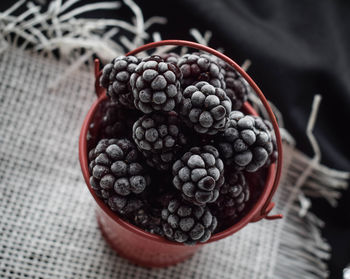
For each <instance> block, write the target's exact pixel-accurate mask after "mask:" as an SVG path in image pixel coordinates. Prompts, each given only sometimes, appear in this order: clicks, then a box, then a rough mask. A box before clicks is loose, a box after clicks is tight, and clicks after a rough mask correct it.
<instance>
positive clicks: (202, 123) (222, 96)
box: [180, 81, 231, 135]
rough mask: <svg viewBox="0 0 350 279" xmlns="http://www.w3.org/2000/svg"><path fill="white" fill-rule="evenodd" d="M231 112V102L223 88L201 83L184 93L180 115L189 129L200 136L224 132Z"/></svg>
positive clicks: (188, 88)
mask: <svg viewBox="0 0 350 279" xmlns="http://www.w3.org/2000/svg"><path fill="white" fill-rule="evenodd" d="M230 112H231V100H230V99H229V98H228V97H227V95H226V93H225V91H224V90H223V89H221V88H216V87H214V86H212V85H210V84H209V83H207V82H205V81H201V82H198V83H197V84H196V85H190V86H188V87H186V89H185V90H184V91H183V98H182V101H181V105H180V115H181V116H182V118H183V120H184V122H185V123H186V125H187V126H188V127H190V128H192V127H193V129H194V130H195V131H196V132H198V133H200V134H207V135H214V134H216V133H218V132H219V131H224V130H225V127H226V123H227V119H228V116H229V114H230Z"/></svg>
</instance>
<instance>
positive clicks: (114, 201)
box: [107, 193, 144, 216]
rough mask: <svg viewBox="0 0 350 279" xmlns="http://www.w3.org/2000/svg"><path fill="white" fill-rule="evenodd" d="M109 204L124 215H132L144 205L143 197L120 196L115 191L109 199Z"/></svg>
mask: <svg viewBox="0 0 350 279" xmlns="http://www.w3.org/2000/svg"><path fill="white" fill-rule="evenodd" d="M107 205H108V206H109V207H110V209H112V210H113V211H115V212H117V213H119V214H120V215H122V216H130V215H131V214H133V213H135V212H137V211H138V210H140V209H141V208H142V207H143V206H144V201H143V200H142V198H140V197H138V196H134V195H128V196H120V195H117V194H115V193H113V194H112V195H111V196H110V197H109V198H108V200H107Z"/></svg>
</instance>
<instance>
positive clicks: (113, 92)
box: [100, 55, 140, 108]
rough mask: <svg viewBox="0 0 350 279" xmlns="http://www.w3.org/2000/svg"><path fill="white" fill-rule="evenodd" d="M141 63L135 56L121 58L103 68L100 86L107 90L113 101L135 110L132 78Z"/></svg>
mask: <svg viewBox="0 0 350 279" xmlns="http://www.w3.org/2000/svg"><path fill="white" fill-rule="evenodd" d="M139 63H140V59H139V58H137V57H135V56H131V55H130V56H119V57H117V58H115V59H113V61H112V62H111V63H109V64H107V65H105V66H104V67H103V70H102V75H101V77H100V84H101V86H102V87H104V88H106V89H107V95H108V97H110V98H111V99H112V101H114V102H117V103H119V104H121V105H123V106H126V107H128V108H134V99H133V96H132V91H131V87H130V76H131V74H132V73H133V72H134V71H135V69H136V67H137V65H138V64H139Z"/></svg>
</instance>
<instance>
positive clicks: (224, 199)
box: [213, 171, 250, 220]
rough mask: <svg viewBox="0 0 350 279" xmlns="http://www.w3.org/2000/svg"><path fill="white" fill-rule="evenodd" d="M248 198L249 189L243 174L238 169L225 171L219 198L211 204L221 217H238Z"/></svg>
mask: <svg viewBox="0 0 350 279" xmlns="http://www.w3.org/2000/svg"><path fill="white" fill-rule="evenodd" d="M249 198H250V190H249V186H248V183H247V181H246V179H245V177H244V174H243V173H242V172H240V171H230V172H226V175H225V183H224V184H223V185H222V187H221V189H220V195H219V198H218V199H217V200H216V201H215V203H214V204H213V207H214V208H215V210H214V212H217V213H216V216H218V217H220V218H222V219H226V218H229V219H230V220H232V219H234V218H237V217H240V215H241V213H242V211H243V209H244V208H245V207H246V204H247V202H248V201H249Z"/></svg>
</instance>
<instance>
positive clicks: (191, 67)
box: [177, 53, 226, 89]
mask: <svg viewBox="0 0 350 279" xmlns="http://www.w3.org/2000/svg"><path fill="white" fill-rule="evenodd" d="M177 66H178V67H179V68H180V70H181V72H182V75H183V79H182V87H183V88H186V87H187V86H189V85H193V84H195V83H197V82H199V81H207V82H209V83H210V84H211V85H213V86H214V87H219V88H222V89H225V88H226V85H225V81H224V76H223V73H222V71H221V67H220V65H219V64H218V63H217V60H216V59H214V58H213V57H212V56H211V55H208V54H204V53H192V54H185V55H183V56H182V57H181V58H180V59H179V60H178V62H177Z"/></svg>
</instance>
